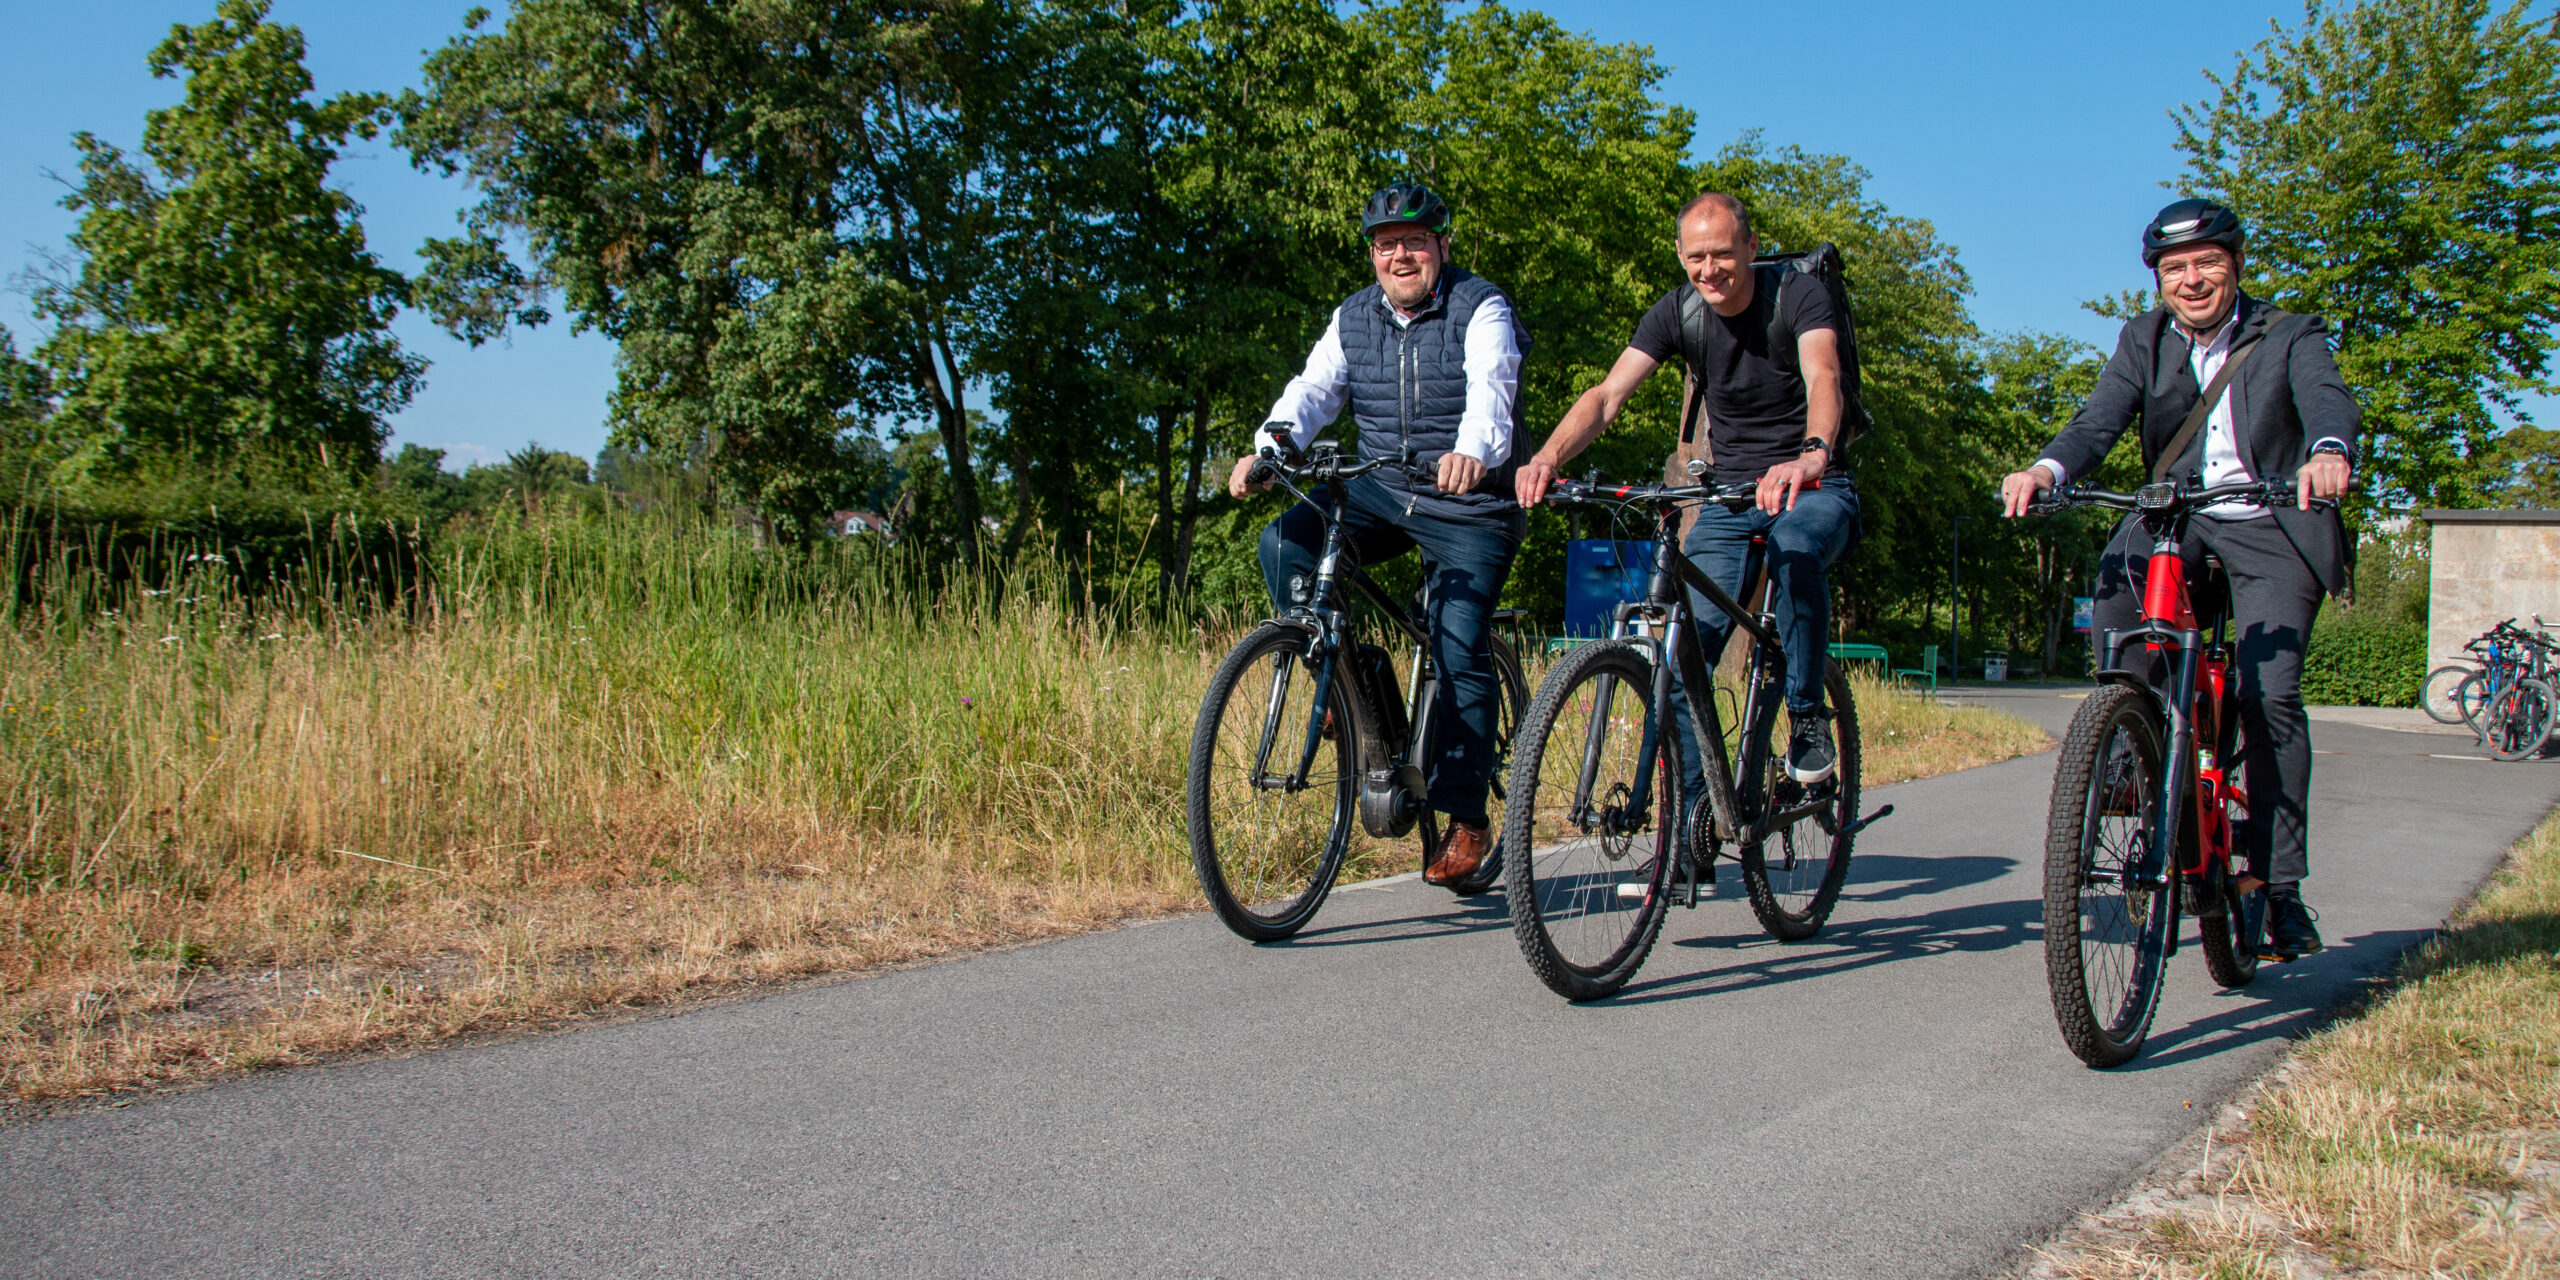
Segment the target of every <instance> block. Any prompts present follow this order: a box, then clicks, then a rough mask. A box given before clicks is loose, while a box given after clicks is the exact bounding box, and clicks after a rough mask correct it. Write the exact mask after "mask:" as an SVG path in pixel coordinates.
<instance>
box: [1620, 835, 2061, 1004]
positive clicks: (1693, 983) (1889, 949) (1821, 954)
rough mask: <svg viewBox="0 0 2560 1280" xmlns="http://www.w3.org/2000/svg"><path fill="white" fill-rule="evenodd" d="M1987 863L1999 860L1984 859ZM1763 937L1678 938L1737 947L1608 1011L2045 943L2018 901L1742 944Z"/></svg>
mask: <svg viewBox="0 0 2560 1280" xmlns="http://www.w3.org/2000/svg"><path fill="white" fill-rule="evenodd" d="M1988 861H2005V860H2003V859H1988ZM1765 937H1766V935H1765V934H1762V933H1761V932H1760V931H1758V930H1757V929H1754V930H1751V931H1749V932H1745V933H1732V934H1720V935H1714V936H1709V937H1704V938H1682V939H1680V940H1678V941H1676V942H1673V943H1672V944H1671V945H1672V946H1674V947H1689V948H1710V947H1724V948H1730V949H1736V952H1737V956H1738V959H1737V960H1736V961H1735V962H1733V963H1730V964H1725V965H1721V966H1718V967H1716V968H1713V969H1707V970H1702V971H1700V972H1697V973H1685V974H1678V975H1674V976H1670V977H1663V978H1655V979H1653V980H1651V981H1646V982H1636V983H1630V984H1628V985H1627V987H1626V988H1625V989H1624V990H1622V991H1620V992H1619V993H1618V994H1617V996H1616V997H1615V998H1613V999H1610V1000H1606V1001H1600V1002H1596V1003H1598V1004H1599V1005H1601V1006H1603V1007H1606V1006H1609V1005H1643V1004H1659V1003H1662V1002H1665V1001H1671V1000H1694V999H1698V998H1700V997H1702V996H1713V995H1720V994H1724V993H1727V992H1732V991H1740V990H1744V989H1747V988H1752V987H1761V986H1770V985H1775V984H1779V983H1787V982H1803V981H1806V980H1808V979H1814V978H1828V977H1833V976H1836V975H1839V974H1844V973H1855V972H1857V971H1859V970H1862V969H1872V968H1875V967H1876V966H1878V965H1885V964H1892V963H1894V962H1895V961H1898V960H1916V959H1920V958H1922V957H1926V956H1936V955H1946V954H1948V953H1950V952H1990V951H2005V950H2007V949H2008V948H2010V947H2015V946H2020V945H2023V944H2026V943H2030V942H2041V941H2042V940H2043V938H2044V902H2043V901H2042V900H2041V899H2037V898H2018V899H2013V900H2011V901H2007V902H1984V903H1976V904H1974V905H1971V906H1963V907H1948V908H1946V909H1944V910H1941V911H1932V912H1928V913H1926V914H1923V915H1916V916H1896V917H1893V918H1890V919H1880V920H1859V921H1852V922H1848V923H1845V924H1834V925H1832V926H1831V927H1829V928H1827V929H1825V930H1824V931H1823V932H1822V934H1821V936H1820V937H1819V938H1817V939H1814V940H1812V941H1810V942H1802V943H1795V944H1790V945H1785V946H1780V945H1776V944H1771V945H1770V946H1768V947H1766V948H1749V947H1746V946H1745V945H1744V944H1747V943H1751V942H1755V941H1760V940H1762V939H1764V938H1765Z"/></svg>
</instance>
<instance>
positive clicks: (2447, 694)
mask: <svg viewBox="0 0 2560 1280" xmlns="http://www.w3.org/2000/svg"><path fill="white" fill-rule="evenodd" d="M2479 679H2480V669H2479V668H2478V667H2465V666H2444V667H2438V668H2436V669H2435V670H2433V671H2430V672H2428V673H2427V679H2426V683H2424V684H2421V685H2419V686H2418V706H2419V707H2420V708H2421V709H2423V710H2425V712H2426V713H2427V716H2428V718H2430V719H2432V720H2434V721H2435V722H2436V723H2438V724H2461V723H2463V722H2464V721H2466V720H2468V719H2470V718H2471V717H2470V703H2469V702H2467V701H2465V699H2464V697H2463V686H2464V685H2465V684H2470V683H2474V682H2477V681H2478V680H2479ZM2478 697H2479V695H2478V694H2476V693H2475V694H2473V695H2471V698H2472V700H2474V701H2476V700H2477V699H2478Z"/></svg>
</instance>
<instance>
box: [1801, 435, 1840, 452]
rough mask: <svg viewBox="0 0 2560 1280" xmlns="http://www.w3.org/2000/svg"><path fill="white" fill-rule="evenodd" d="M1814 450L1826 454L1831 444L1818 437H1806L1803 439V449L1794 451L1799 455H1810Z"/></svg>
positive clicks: (1829, 450)
mask: <svg viewBox="0 0 2560 1280" xmlns="http://www.w3.org/2000/svg"><path fill="white" fill-rule="evenodd" d="M1816 449H1820V450H1822V451H1823V452H1824V453H1826V454H1827V453H1829V452H1831V442H1830V441H1828V440H1825V439H1823V438H1822V437H1820V436H1806V437H1805V438H1804V447H1803V448H1801V449H1798V450H1796V452H1797V453H1799V454H1806V453H1811V452H1813V451H1814V450H1816Z"/></svg>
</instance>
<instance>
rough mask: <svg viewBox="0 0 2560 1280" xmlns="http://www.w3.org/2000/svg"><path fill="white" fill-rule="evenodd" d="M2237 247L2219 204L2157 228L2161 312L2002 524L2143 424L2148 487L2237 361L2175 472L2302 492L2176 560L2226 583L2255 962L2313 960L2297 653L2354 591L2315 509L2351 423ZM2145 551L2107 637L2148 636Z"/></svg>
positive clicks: (2114, 560) (2334, 369) (2300, 328)
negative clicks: (2259, 899) (2206, 396)
mask: <svg viewBox="0 0 2560 1280" xmlns="http://www.w3.org/2000/svg"><path fill="white" fill-rule="evenodd" d="M2246 242H2247V238H2246V233H2245V231H2244V230H2243V228H2242V227H2241V225H2240V219H2239V218H2238V217H2237V216H2235V215H2234V214H2232V212H2231V211H2230V210H2228V209H2225V208H2223V207H2222V206H2220V205H2217V204H2214V203H2212V202H2211V201H2206V200H2180V201H2177V202H2175V203H2173V204H2171V205H2170V206H2168V207H2167V208H2165V209H2162V210H2161V211H2160V213H2159V216H2158V217H2156V218H2154V219H2152V222H2151V225H2150V226H2149V227H2147V228H2145V229H2144V231H2143V235H2142V260H2143V263H2144V265H2146V266H2149V267H2150V268H2151V269H2152V271H2153V273H2154V279H2155V281H2156V283H2157V284H2158V285H2159V289H2160V303H2161V305H2159V306H2158V307H2155V308H2153V309H2151V310H2150V311H2148V312H2145V313H2143V314H2142V315H2139V316H2136V317H2134V318H2133V319H2131V320H2129V321H2126V322H2125V326H2124V332H2123V334H2122V336H2120V337H2119V338H2118V339H2117V341H2116V352H2115V356H2114V357H2113V358H2112V359H2110V360H2108V361H2107V367H2106V370H2105V372H2103V373H2101V374H2100V375H2099V377H2098V386H2097V389H2096V390H2095V391H2093V392H2091V393H2090V396H2089V402H2088V403H2087V404H2085V405H2083V406H2082V407H2081V409H2080V412H2079V414H2078V415H2076V416H2074V417H2073V418H2072V420H2071V424H2070V425H2069V426H2066V427H2064V428H2063V429H2062V434H2060V435H2058V436H2056V437H2054V439H2053V442H2052V443H2051V444H2049V445H2047V446H2045V450H2044V454H2043V457H2042V458H2040V459H2039V460H2038V461H2037V462H2036V464H2035V465H2034V466H2032V467H2029V468H2027V469H2026V470H2024V471H2019V472H2016V473H2013V474H2011V475H2010V476H2009V477H2008V478H2007V479H2006V480H2004V481H2002V482H2001V486H2000V495H2001V502H2002V505H2003V507H2004V508H2005V509H2006V511H2007V513H2008V514H2010V515H2012V516H2015V515H2020V514H2023V513H2024V512H2025V511H2026V508H2027V504H2028V503H2029V502H2030V501H2031V500H2032V499H2033V498H2034V496H2035V494H2036V491H2037V490H2039V489H2045V488H2051V487H2053V486H2055V485H2059V484H2061V483H2063V482H2064V481H2065V480H2068V479H2070V478H2071V477H2072V476H2075V475H2087V474H2088V473H2089V472H2091V471H2093V470H2095V469H2096V468H2097V466H2098V464H2099V463H2100V462H2102V461H2104V460H2105V458H2106V456H2107V451H2108V450H2109V449H2111V448H2113V447H2114V446H2115V443H2116V441H2117V439H2118V438H2119V437H2121V436H2122V435H2123V434H2124V432H2125V429H2126V428H2127V427H2130V426H2132V425H2133V424H2134V422H2135V421H2137V420H2139V421H2140V422H2141V423H2142V434H2141V437H2140V438H2141V442H2142V463H2143V468H2144V471H2145V472H2146V473H2150V472H2152V471H2153V470H2154V468H2155V466H2156V464H2157V463H2158V461H2159V455H2160V452H2161V451H2162V450H2164V449H2166V448H2168V447H2169V445H2170V443H2171V441H2172V439H2173V438H2174V437H2175V436H2176V435H2177V433H2178V427H2179V425H2180V424H2181V423H2183V422H2184V421H2185V420H2186V418H2187V416H2188V414H2189V413H2191V412H2192V411H2193V410H2194V408H2195V404H2196V401H2197V399H2198V398H2199V397H2201V396H2202V395H2203V393H2204V388H2205V387H2206V386H2208V385H2210V384H2211V383H2212V381H2213V379H2214V377H2215V375H2217V374H2219V373H2220V372H2221V371H2222V366H2223V364H2224V363H2225V362H2226V361H2229V360H2231V359H2234V358H2235V356H2237V357H2241V358H2244V359H2245V363H2244V364H2242V365H2241V367H2240V368H2239V369H2238V370H2237V371H2235V373H2234V375H2233V377H2232V378H2231V381H2230V385H2229V388H2228V390H2227V391H2226V392H2225V393H2224V395H2223V396H2222V397H2221V400H2220V402H2219V403H2217V404H2216V405H2214V407H2213V409H2212V410H2211V412H2210V414H2209V416H2207V417H2206V419H2205V425H2204V430H2203V431H2201V432H2198V433H2197V434H2196V435H2195V436H2194V437H2193V438H2191V439H2190V441H2189V442H2188V443H2187V445H2186V447H2185V448H2184V449H2183V450H2182V451H2181V454H2182V456H2180V457H2179V458H2177V459H2176V460H2175V463H2174V465H2173V466H2172V467H2171V468H2170V469H2169V473H2168V474H2169V475H2170V476H2171V477H2173V478H2175V479H2179V480H2186V479H2188V478H2190V477H2193V478H2197V479H2201V480H2202V481H2203V482H2204V483H2205V484H2207V485H2215V484H2226V483H2230V482H2233V481H2245V480H2251V479H2259V478H2265V477H2269V476H2282V475H2287V474H2290V475H2292V476H2294V477H2295V482H2296V485H2297V486H2298V489H2299V493H2298V496H2297V497H2296V499H2295V501H2294V503H2293V504H2292V505H2290V506H2280V507H2276V508H2273V509H2269V508H2266V507H2262V506H2258V505H2256V504H2248V503H2238V502H2226V503H2222V504H2219V505H2217V506H2214V507H2211V508H2208V509H2206V510H2205V511H2204V512H2202V513H2201V514H2200V515H2199V516H2198V518H2197V519H2195V520H2194V521H2192V522H2190V524H2189V528H2188V533H2187V540H2186V544H2185V546H2184V547H2183V548H2182V550H2183V552H2184V554H2185V556H2186V559H2187V561H2188V565H2189V572H2190V574H2191V580H2194V581H2201V580H2202V576H2203V575H2202V572H2201V570H2202V566H2203V560H2204V556H2205V555H2206V553H2208V552H2210V553H2212V554H2213V555H2214V556H2215V557H2217V558H2218V559H2220V560H2221V561H2222V566H2223V571H2224V573H2225V574H2226V575H2227V576H2228V577H2229V580H2230V584H2231V600H2230V604H2231V620H2232V625H2233V627H2234V629H2235V631H2236V633H2237V635H2238V643H2237V645H2236V646H2235V652H2234V654H2233V657H2234V659H2235V662H2234V665H2235V666H2236V667H2237V668H2238V671H2239V676H2240V723H2241V728H2242V730H2243V731H2244V733H2245V735H2246V737H2247V742H2246V744H2245V751H2244V753H2243V758H2242V760H2241V768H2242V770H2243V771H2244V774H2245V776H2246V778H2247V787H2248V793H2249V796H2250V799H2251V801H2252V803H2251V804H2250V806H2249V821H2248V823H2247V824H2246V825H2245V826H2244V827H2243V828H2242V830H2241V831H2240V832H2239V833H2238V835H2239V837H2240V847H2241V848H2242V849H2243V850H2244V851H2245V852H2246V853H2247V854H2248V856H2249V880H2251V881H2263V882H2264V883H2265V884H2266V888H2267V915H2266V939H2265V942H2264V944H2263V948H2262V950H2263V954H2264V955H2265V956H2266V957H2267V958H2269V959H2275V960H2286V961H2290V960H2293V959H2294V958H2296V957H2298V956H2302V955H2307V954H2309V953H2311V952H2314V951H2318V950H2319V949H2320V931H2319V930H2318V928H2316V927H2315V926H2314V925H2313V923H2312V922H2313V921H2314V920H2315V919H2316V918H2317V917H2316V915H2315V914H2314V913H2313V912H2312V911H2311V909H2310V908H2309V907H2307V906H2305V905H2304V904H2303V901H2302V891H2301V883H2302V879H2303V877H2304V876H2305V875H2306V874H2307V873H2308V872H2309V870H2310V854H2309V842H2308V836H2309V824H2308V818H2307V815H2306V813H2305V811H2304V809H2305V804H2306V802H2307V800H2308V798H2309V796H2310V792H2311V724H2310V719H2309V717H2308V716H2306V715H2305V714H2304V713H2303V709H2302V687H2301V681H2302V655H2303V652H2304V650H2305V648H2306V647H2307V646H2308V645H2309V643H2310V639H2311V620H2312V617H2313V615H2314V614H2316V613H2318V612H2319V608H2320V598H2321V596H2322V595H2324V594H2339V593H2343V592H2344V591H2345V590H2346V589H2347V586H2348V582H2347V565H2348V560H2349V545H2350V544H2349V543H2348V541H2347V533H2346V530H2345V528H2344V527H2343V526H2342V525H2341V524H2340V523H2339V520H2338V513H2337V512H2336V510H2335V509H2333V508H2323V509H2320V510H2313V509H2312V506H2311V504H2312V501H2313V500H2314V499H2321V498H2336V497H2338V496H2340V495H2342V494H2344V493H2345V492H2346V491H2347V486H2348V483H2349V481H2350V480H2351V479H2352V474H2351V470H2350V463H2349V461H2348V460H2349V459H2350V458H2353V457H2354V456H2355V447H2356V429H2357V424H2358V421H2359V419H2360V417H2361V414H2360V413H2359V411H2358V410H2357V408H2356V402H2355V399H2354V397H2353V396H2351V395H2349V394H2348V392H2347V384H2346V381H2345V379H2343V378H2341V377H2340V376H2339V374H2338V362H2337V361H2336V360H2335V359H2334V358H2332V357H2331V355H2330V353H2329V342H2328V326H2327V325H2326V324H2324V323H2323V322H2322V321H2321V320H2320V318H2319V317H2318V316H2305V315H2296V314H2294V313H2292V312H2289V311H2285V310H2282V309H2281V308H2278V307H2274V306H2270V305H2268V304H2266V303H2264V302H2260V301H2259V300H2257V299H2255V298H2252V297H2249V296H2248V295H2247V294H2245V293H2243V292H2241V290H2240V283H2239V280H2240V271H2241V263H2242V261H2243V257H2242V254H2243V250H2244V248H2245V246H2246ZM2252 348H2254V349H2252ZM2141 537H2142V535H2141V530H2140V526H2139V525H2138V524H2137V523H2136V522H2135V521H2134V520H2132V519H2130V518H2128V519H2127V520H2126V521H2125V523H2124V524H2123V525H2122V526H2120V527H2119V528H2118V529H2117V531H2116V537H2115V539H2114V541H2113V542H2112V543H2110V544H2109V546H2108V548H2107V551H2106V554H2105V556H2104V557H2103V558H2102V559H2101V560H2100V562H2099V567H2098V597H2097V602H2096V613H2095V618H2094V621H2095V624H2096V626H2097V627H2098V628H2099V629H2100V630H2106V629H2109V628H2122V627H2129V626H2133V625H2135V624H2136V623H2137V622H2139V621H2140V616H2139V615H2140V613H2141V608H2142V591H2141V585H2140V581H2139V579H2140V574H2139V572H2138V569H2137V564H2138V562H2139V561H2141V560H2143V559H2144V558H2146V557H2147V556H2148V555H2149V548H2148V547H2147V546H2144V545H2141V541H2140V540H2141ZM2135 660H2137V661H2139V656H2138V655H2137V658H2136V659H2135ZM2242 883H2243V887H2248V885H2249V881H2243V882H2242Z"/></svg>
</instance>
